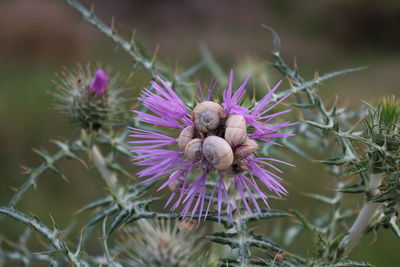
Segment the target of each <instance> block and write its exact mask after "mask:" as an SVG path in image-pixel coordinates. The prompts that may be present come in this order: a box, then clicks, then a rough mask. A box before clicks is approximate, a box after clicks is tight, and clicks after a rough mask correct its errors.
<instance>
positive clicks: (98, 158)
mask: <svg viewBox="0 0 400 267" xmlns="http://www.w3.org/2000/svg"><path fill="white" fill-rule="evenodd" d="M89 153H90V155H91V157H92V161H93V164H94V166H95V167H96V168H97V170H98V171H99V172H100V175H101V177H103V179H104V181H105V182H106V184H107V185H108V186H109V187H110V188H112V189H114V188H115V185H116V184H117V181H118V179H117V176H116V174H115V173H114V172H112V171H110V170H109V169H108V168H107V163H106V160H105V159H104V156H103V154H102V153H101V151H100V149H99V148H98V147H97V146H96V145H94V146H93V147H92V149H91V150H90V152H89Z"/></svg>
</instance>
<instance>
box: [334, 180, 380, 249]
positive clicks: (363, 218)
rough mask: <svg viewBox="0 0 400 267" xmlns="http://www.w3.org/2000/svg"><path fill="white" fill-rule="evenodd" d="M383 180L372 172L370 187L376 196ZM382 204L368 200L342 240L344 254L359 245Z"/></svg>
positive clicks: (372, 194) (371, 192) (372, 193)
mask: <svg viewBox="0 0 400 267" xmlns="http://www.w3.org/2000/svg"><path fill="white" fill-rule="evenodd" d="M381 182H382V176H381V174H370V176H369V184H368V186H369V189H371V191H370V194H371V196H376V195H378V194H379V190H378V189H376V188H377V187H378V186H379V185H380V184H381ZM381 206H382V203H376V202H372V201H367V202H365V203H364V205H363V207H362V208H361V211H360V213H359V214H358V216H357V218H356V220H355V221H354V223H353V225H352V226H351V228H350V230H349V232H348V234H347V236H345V237H344V238H343V240H342V242H341V244H340V245H341V247H343V248H344V252H343V256H345V257H346V256H348V255H349V254H350V253H351V251H352V250H353V249H354V248H355V247H356V246H357V244H358V242H359V241H360V239H361V237H362V236H363V234H364V233H365V230H366V229H367V228H368V226H369V225H370V224H371V222H372V219H373V218H374V215H375V213H376V212H377V211H378V210H379V208H380V207H381Z"/></svg>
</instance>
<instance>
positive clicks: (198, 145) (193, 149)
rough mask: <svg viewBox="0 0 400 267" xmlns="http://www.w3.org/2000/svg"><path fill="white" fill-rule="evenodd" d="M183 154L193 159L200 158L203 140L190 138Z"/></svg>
mask: <svg viewBox="0 0 400 267" xmlns="http://www.w3.org/2000/svg"><path fill="white" fill-rule="evenodd" d="M185 156H186V157H187V158H188V159H191V160H194V161H198V160H200V159H201V158H202V157H203V140H201V139H199V138H195V139H192V140H191V141H190V142H189V143H188V144H187V145H186V147H185Z"/></svg>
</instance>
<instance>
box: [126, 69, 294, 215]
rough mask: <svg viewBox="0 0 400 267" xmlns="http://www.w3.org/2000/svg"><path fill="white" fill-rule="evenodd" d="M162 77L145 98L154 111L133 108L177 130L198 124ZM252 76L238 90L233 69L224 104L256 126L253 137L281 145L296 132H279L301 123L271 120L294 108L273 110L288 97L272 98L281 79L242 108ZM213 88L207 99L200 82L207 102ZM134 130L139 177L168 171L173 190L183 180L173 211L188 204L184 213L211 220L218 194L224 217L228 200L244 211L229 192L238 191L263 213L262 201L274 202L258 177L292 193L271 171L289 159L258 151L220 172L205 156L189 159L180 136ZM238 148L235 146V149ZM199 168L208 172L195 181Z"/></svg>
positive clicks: (150, 177) (245, 201)
mask: <svg viewBox="0 0 400 267" xmlns="http://www.w3.org/2000/svg"><path fill="white" fill-rule="evenodd" d="M158 80H159V81H160V84H158V83H156V82H151V85H152V89H147V88H146V89H144V91H143V92H142V94H141V96H140V99H139V100H140V101H141V102H142V104H143V105H144V107H146V108H147V109H148V110H149V111H151V112H152V113H153V114H148V113H145V112H142V111H137V110H134V111H133V112H134V113H136V114H137V115H138V116H137V118H136V119H137V120H138V121H140V122H144V123H148V124H150V125H152V126H165V127H169V128H176V129H179V130H180V131H182V130H183V129H184V128H186V127H188V126H195V125H194V122H193V118H192V111H191V110H188V108H187V107H186V106H185V104H184V103H183V101H182V100H181V99H180V98H179V97H178V95H177V94H176V93H175V92H174V91H173V90H172V88H171V87H170V86H169V85H168V84H167V83H166V82H165V81H163V80H162V79H160V78H158ZM248 80H249V76H248V77H247V78H246V79H245V81H244V82H243V84H242V85H241V86H240V87H239V88H238V89H237V90H236V91H235V92H233V86H232V82H233V73H232V72H231V74H230V77H229V85H228V88H227V89H225V90H224V91H223V93H222V98H223V102H222V103H221V106H222V107H223V109H224V110H225V112H226V114H227V116H230V115H241V116H243V117H244V119H245V122H246V124H247V126H251V127H250V128H247V137H248V138H251V139H253V140H256V141H258V142H267V143H271V144H276V143H275V142H274V141H272V140H273V139H274V138H281V137H286V136H291V135H292V134H291V133H278V130H279V129H280V128H283V127H287V126H291V125H293V124H295V123H289V122H285V123H279V124H271V123H270V121H271V120H272V119H274V118H275V117H277V116H279V115H281V114H284V113H287V112H290V110H288V109H287V110H284V111H280V112H276V113H268V112H270V111H271V110H272V109H273V108H274V107H275V106H277V105H278V104H279V103H281V102H282V101H283V100H284V99H286V97H287V96H286V97H283V98H281V99H280V100H278V101H277V102H273V101H272V98H271V96H272V94H273V93H274V92H275V90H276V89H277V87H278V86H279V84H280V83H278V84H277V85H276V86H275V87H274V88H273V89H272V90H271V91H270V92H269V93H268V94H266V95H265V96H264V97H263V98H262V99H261V100H260V101H259V102H258V103H257V104H256V105H255V106H254V107H252V108H251V109H248V108H246V107H244V106H240V103H241V102H242V100H243V98H244V96H245V93H246V89H245V87H246V84H247V82H248ZM213 88H214V86H211V87H210V88H209V89H208V94H207V97H204V96H203V92H202V89H201V87H200V85H199V92H200V98H201V101H202V102H203V101H209V100H211V98H212V92H213ZM195 127H196V126H195ZM224 127H225V126H224ZM196 131H197V130H196ZM131 133H132V134H131V137H132V138H134V140H133V141H130V143H131V144H133V149H132V152H133V153H135V154H136V155H135V156H133V158H132V159H133V161H134V162H135V164H136V165H138V166H144V169H143V170H141V171H140V172H139V173H138V176H139V177H145V176H146V177H148V178H147V180H145V181H144V182H150V181H153V180H155V179H159V178H161V177H163V176H165V175H170V176H169V178H168V180H167V181H166V182H164V183H163V184H162V185H161V187H160V188H159V190H161V189H162V188H165V187H167V186H170V188H171V185H173V184H178V183H177V182H178V181H179V182H180V183H179V185H180V186H179V188H177V190H172V191H173V192H172V194H171V196H170V198H169V199H168V201H167V203H166V205H165V206H168V205H169V204H170V203H171V202H172V200H173V199H174V198H175V197H177V200H176V202H175V203H174V205H173V206H172V208H171V209H172V210H175V209H176V208H177V207H178V206H179V205H181V204H182V205H183V209H182V215H183V216H190V217H193V216H194V215H195V214H196V213H199V214H200V217H202V216H203V217H204V218H206V217H207V215H208V212H209V210H210V207H211V205H213V202H214V198H216V202H215V204H216V206H217V211H218V217H219V218H220V216H221V212H222V205H223V203H225V206H226V212H227V214H228V215H229V216H231V217H232V211H233V207H232V205H233V204H232V202H234V205H235V206H236V208H238V210H239V205H240V204H239V203H237V201H236V200H234V201H233V200H232V199H230V197H229V193H228V192H229V190H233V193H234V194H233V195H238V196H240V198H241V200H242V203H243V205H244V207H245V208H246V210H247V211H248V213H250V214H252V213H253V210H252V208H251V204H252V205H253V206H254V207H255V209H256V210H257V211H258V212H261V209H260V206H259V204H258V203H257V200H258V199H260V200H262V201H263V202H264V203H265V205H266V206H267V207H268V202H267V195H266V194H265V193H264V191H263V190H262V189H261V188H260V187H259V185H258V184H257V182H256V181H257V180H258V181H260V182H261V183H262V184H264V186H266V187H267V188H268V190H270V191H271V192H273V193H275V194H277V195H278V196H282V195H286V194H287V191H286V190H285V189H284V188H283V186H282V185H281V184H280V182H279V181H280V180H282V179H281V178H280V177H279V176H277V175H276V174H274V173H272V172H271V171H270V170H268V169H273V170H275V171H277V172H279V173H282V171H281V170H280V169H278V168H277V167H275V166H274V165H273V164H272V163H274V162H278V163H283V164H286V165H291V164H289V163H286V162H283V161H280V160H277V159H273V158H268V157H256V156H255V155H254V154H250V155H246V156H245V157H244V158H242V159H241V161H242V162H243V164H244V165H245V166H244V168H243V170H241V171H239V172H238V173H234V175H225V173H224V171H218V170H217V169H216V168H215V167H214V166H213V164H211V162H209V161H208V160H207V159H206V158H205V156H204V155H203V156H202V157H201V158H200V159H196V160H191V159H189V158H187V157H185V153H184V151H177V149H176V148H177V147H178V144H177V143H178V139H177V138H176V137H170V136H168V135H164V134H161V133H157V132H155V131H150V130H143V129H137V128H131ZM197 135H198V136H202V137H200V138H204V136H203V134H202V133H200V132H198V133H197ZM205 135H207V134H205ZM208 135H213V134H208ZM232 149H234V148H233V147H232ZM291 166H293V165H291ZM267 168H268V169H267ZM194 170H200V171H201V172H202V174H201V175H200V177H198V178H196V179H194V181H191V179H189V174H190V173H191V172H192V171H194ZM211 173H216V174H217V176H216V177H217V178H216V179H217V181H216V183H215V185H214V186H213V188H212V189H211V192H210V194H209V196H210V200H209V201H208V203H206V194H207V190H206V188H207V187H206V181H207V179H210V180H212V179H214V178H213V177H214V176H211V175H210V174H211ZM229 185H231V186H229ZM230 187H232V188H230ZM250 202H251V203H250Z"/></svg>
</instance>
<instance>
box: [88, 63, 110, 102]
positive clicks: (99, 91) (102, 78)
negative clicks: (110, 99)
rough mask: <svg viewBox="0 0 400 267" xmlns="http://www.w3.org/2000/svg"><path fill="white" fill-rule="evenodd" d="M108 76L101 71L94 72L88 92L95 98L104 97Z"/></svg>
mask: <svg viewBox="0 0 400 267" xmlns="http://www.w3.org/2000/svg"><path fill="white" fill-rule="evenodd" d="M108 80H109V78H108V76H107V74H106V73H105V71H104V70H103V69H98V70H96V74H95V76H94V78H93V79H92V81H91V82H90V85H89V90H90V92H92V93H93V94H94V95H95V96H97V97H100V96H102V95H104V93H105V92H106V90H107V84H108Z"/></svg>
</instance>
